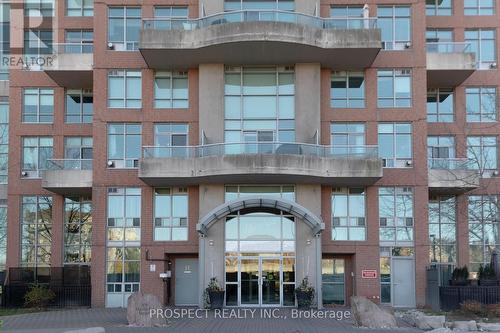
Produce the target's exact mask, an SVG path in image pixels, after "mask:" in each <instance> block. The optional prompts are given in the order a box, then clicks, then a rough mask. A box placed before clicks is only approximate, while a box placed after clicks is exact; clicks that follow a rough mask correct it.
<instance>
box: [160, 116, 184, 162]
mask: <svg viewBox="0 0 500 333" xmlns="http://www.w3.org/2000/svg"><path fill="white" fill-rule="evenodd" d="M188 128H189V127H188V125H187V124H182V123H165V124H155V125H154V130H155V146H156V147H158V148H157V151H156V152H155V154H156V155H155V156H157V157H174V156H187V153H188V150H187V148H186V146H187V145H188ZM176 147H177V148H176Z"/></svg>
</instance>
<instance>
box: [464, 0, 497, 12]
mask: <svg viewBox="0 0 500 333" xmlns="http://www.w3.org/2000/svg"><path fill="white" fill-rule="evenodd" d="M464 14H465V15H495V1H494V0H464Z"/></svg>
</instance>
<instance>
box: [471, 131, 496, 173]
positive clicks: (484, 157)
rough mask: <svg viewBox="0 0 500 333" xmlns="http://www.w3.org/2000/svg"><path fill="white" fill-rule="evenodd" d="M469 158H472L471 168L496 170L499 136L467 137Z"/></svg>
mask: <svg viewBox="0 0 500 333" xmlns="http://www.w3.org/2000/svg"><path fill="white" fill-rule="evenodd" d="M467 158H469V159H470V160H471V168H473V169H477V170H481V173H482V172H483V171H485V170H495V169H496V168H497V138H496V137H494V136H469V137H467Z"/></svg>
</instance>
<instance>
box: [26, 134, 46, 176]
mask: <svg viewBox="0 0 500 333" xmlns="http://www.w3.org/2000/svg"><path fill="white" fill-rule="evenodd" d="M22 142H23V167H22V171H23V172H26V176H25V177H35V178H36V177H39V176H40V175H39V171H41V170H45V169H47V167H48V161H47V160H48V159H51V158H52V153H53V148H52V146H53V139H52V137H43V136H41V137H38V136H33V137H23V138H22Z"/></svg>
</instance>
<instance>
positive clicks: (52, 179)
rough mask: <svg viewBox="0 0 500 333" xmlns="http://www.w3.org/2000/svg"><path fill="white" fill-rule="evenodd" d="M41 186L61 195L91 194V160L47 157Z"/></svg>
mask: <svg viewBox="0 0 500 333" xmlns="http://www.w3.org/2000/svg"><path fill="white" fill-rule="evenodd" d="M47 166H48V168H47V170H45V171H44V172H43V174H42V187H43V188H44V189H46V190H49V191H51V192H54V193H57V194H62V195H91V194H92V160H88V159H80V160H79V159H49V160H47Z"/></svg>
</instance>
